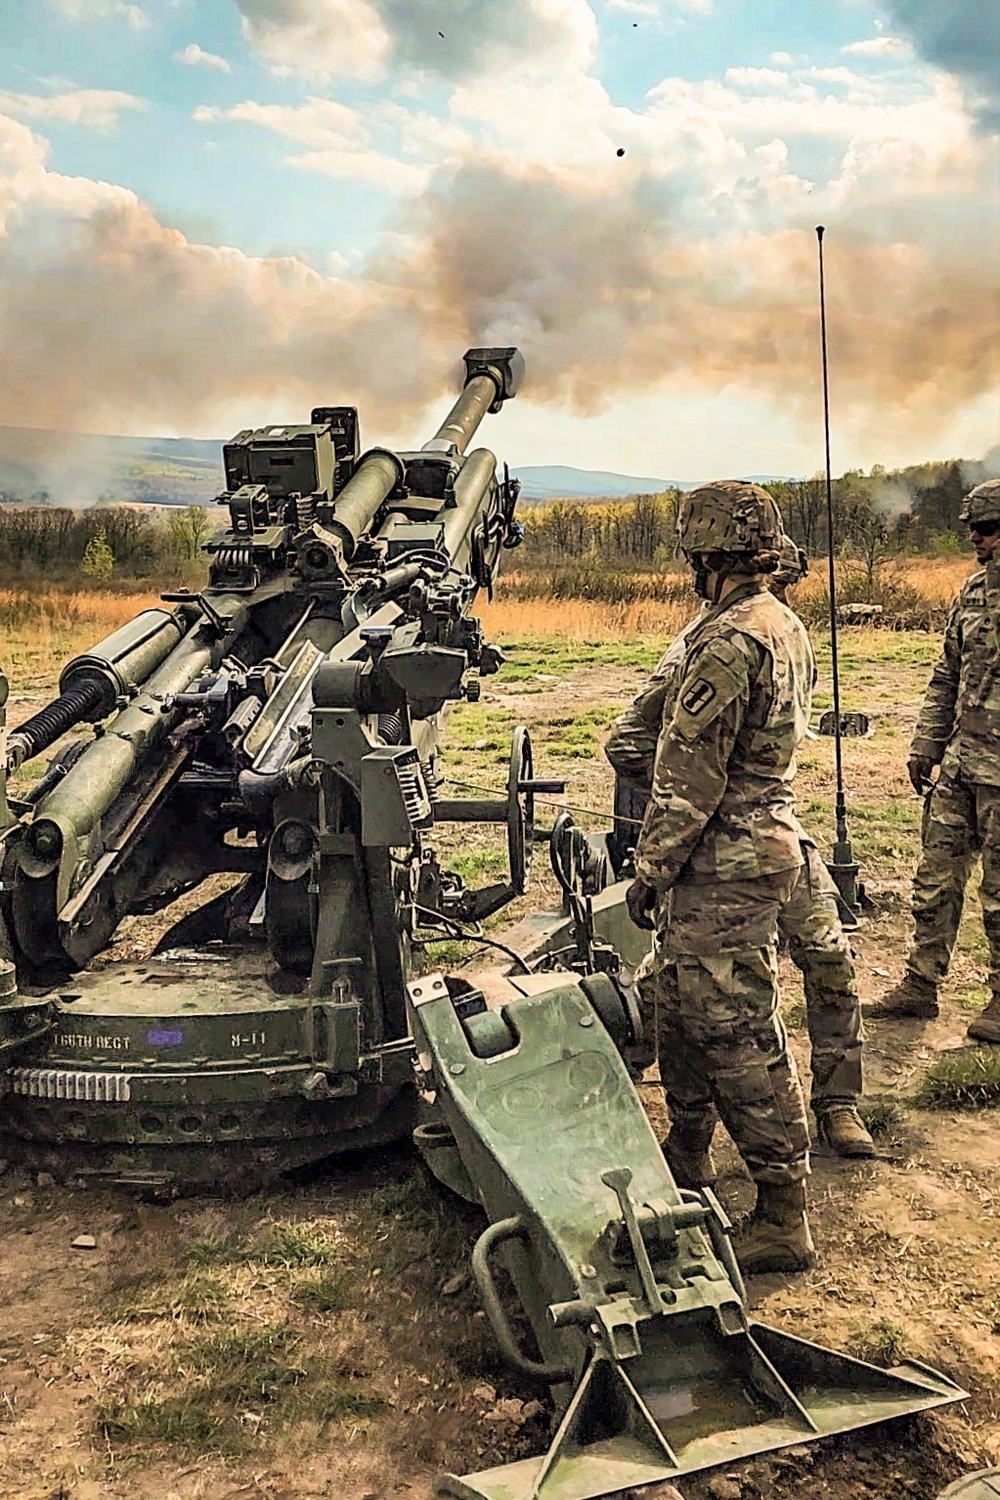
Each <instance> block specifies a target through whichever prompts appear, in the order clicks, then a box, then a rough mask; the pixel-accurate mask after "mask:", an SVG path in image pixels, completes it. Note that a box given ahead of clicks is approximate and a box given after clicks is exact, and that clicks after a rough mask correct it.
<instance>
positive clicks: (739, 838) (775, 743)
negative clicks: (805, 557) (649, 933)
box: [605, 584, 815, 892]
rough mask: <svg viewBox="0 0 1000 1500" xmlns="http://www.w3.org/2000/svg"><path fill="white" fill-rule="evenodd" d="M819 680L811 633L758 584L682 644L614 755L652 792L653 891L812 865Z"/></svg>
mask: <svg viewBox="0 0 1000 1500" xmlns="http://www.w3.org/2000/svg"><path fill="white" fill-rule="evenodd" d="M814 673H815V667H814V663H813V655H812V648H811V646H810V644H809V637H808V635H807V634H806V631H805V627H804V626H803V625H802V623H801V622H800V621H799V619H798V618H797V617H796V616H795V615H794V614H793V613H792V611H791V610H790V609H789V608H788V607H787V606H786V605H783V604H781V603H780V602H779V601H778V600H777V599H775V598H774V596H773V595H772V594H771V593H770V592H769V591H768V590H766V589H764V588H762V587H761V586H759V585H757V584H748V585H746V586H745V587H742V588H740V589H738V590H736V591H735V592H734V593H732V594H730V595H729V597H728V598H727V599H726V600H724V602H723V603H722V604H720V605H716V606H714V607H712V608H706V609H703V610H702V611H701V612H700V613H699V614H698V615H697V616H696V617H695V619H694V620H692V621H691V622H690V624H689V625H687V626H686V627H685V629H684V630H683V631H682V632H681V634H680V635H679V636H678V637H677V638H676V640H675V641H674V642H673V644H672V645H671V647H670V649H669V650H668V651H667V652H666V654H665V656H664V657H663V660H662V661H661V662H660V664H659V666H658V667H657V669H656V672H655V673H654V674H653V676H652V678H651V679H650V681H649V684H648V685H647V687H646V688H645V690H644V691H643V692H642V693H640V695H639V697H638V698H637V699H636V700H635V702H634V704H633V705H632V707H631V708H630V709H628V710H626V712H625V713H624V714H622V715H621V717H620V718H619V719H618V720H617V721H616V723H615V726H614V728H613V730H612V733H611V736H610V738H609V740H608V743H607V746H606V747H605V748H606V753H607V755H608V759H609V760H610V761H611V763H612V765H613V766H614V767H615V769H616V770H617V771H618V773H619V774H620V775H622V776H624V777H626V778H627V779H628V780H630V781H633V782H634V783H636V784H637V785H639V786H649V785H650V784H651V798H650V804H649V807H648V808H647V810H646V817H645V821H644V823H643V828H642V833H641V835H640V838H639V844H638V848H637V851H636V868H637V870H638V872H639V874H640V875H641V876H642V878H643V879H644V880H645V881H647V882H648V884H650V885H652V886H654V887H655V888H656V889H657V890H659V891H661V892H665V891H667V890H669V889H670V887H671V886H672V885H673V884H674V882H675V881H676V879H677V877H678V875H679V874H680V872H681V870H682V869H683V870H684V872H685V878H687V879H690V880H696V881H714V880H750V879H754V878H755V877H756V876H758V875H770V874H775V873H777V872H778V871H780V870H788V869H793V868H795V867H796V866H798V865H800V864H801V863H802V850H801V842H800V841H801V840H802V839H803V838H804V837H805V835H804V833H803V831H802V829H801V828H800V826H799V823H798V820H797V819H796V817H795V813H794V799H793V793H792V777H793V776H794V773H795V752H796V750H797V748H798V745H799V742H800V741H801V739H802V737H803V735H804V734H805V731H806V727H807V725H808V722H809V710H810V706H811V698H812V684H813V679H814Z"/></svg>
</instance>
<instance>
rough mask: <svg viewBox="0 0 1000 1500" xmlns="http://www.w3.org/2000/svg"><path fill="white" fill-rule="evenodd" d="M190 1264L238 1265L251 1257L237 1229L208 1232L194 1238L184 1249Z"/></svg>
mask: <svg viewBox="0 0 1000 1500" xmlns="http://www.w3.org/2000/svg"><path fill="white" fill-rule="evenodd" d="M184 1259H185V1260H186V1261H187V1263H188V1265H190V1266H238V1265H243V1264H245V1262H246V1261H247V1260H249V1259H250V1254H249V1251H248V1250H247V1248H246V1246H245V1244H244V1241H243V1235H242V1234H238V1233H237V1232H236V1231H235V1230H229V1231H227V1232H226V1233H224V1234H206V1235H202V1236H201V1237H200V1238H199V1239H196V1240H193V1241H192V1242H191V1244H190V1245H188V1246H187V1248H186V1249H185V1251H184Z"/></svg>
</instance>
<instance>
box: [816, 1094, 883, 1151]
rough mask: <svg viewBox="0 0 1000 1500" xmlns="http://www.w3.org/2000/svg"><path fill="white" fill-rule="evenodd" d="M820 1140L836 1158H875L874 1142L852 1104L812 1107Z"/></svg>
mask: <svg viewBox="0 0 1000 1500" xmlns="http://www.w3.org/2000/svg"><path fill="white" fill-rule="evenodd" d="M814 1110H815V1114H816V1124H817V1126H818V1127H819V1135H820V1139H821V1140H822V1141H824V1142H825V1143H826V1145H828V1146H829V1148H830V1150H831V1151H836V1153H837V1155H838V1156H851V1157H862V1156H875V1155H877V1152H876V1150H875V1142H874V1141H873V1140H872V1138H871V1136H870V1135H869V1133H868V1131H867V1130H866V1129H865V1124H864V1121H863V1120H862V1118H861V1116H860V1115H859V1114H858V1111H857V1110H856V1108H855V1107H854V1105H853V1104H828V1105H822V1104H821V1105H818V1106H814Z"/></svg>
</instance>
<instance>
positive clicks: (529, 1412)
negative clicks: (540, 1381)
mask: <svg viewBox="0 0 1000 1500" xmlns="http://www.w3.org/2000/svg"><path fill="white" fill-rule="evenodd" d="M544 1410H545V1407H544V1406H543V1405H542V1403H541V1402H540V1401H526V1402H525V1403H524V1405H523V1406H522V1407H521V1421H522V1422H533V1421H534V1420H535V1418H536V1417H540V1416H541V1415H542V1412H543V1411H544Z"/></svg>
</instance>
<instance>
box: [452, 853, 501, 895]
mask: <svg viewBox="0 0 1000 1500" xmlns="http://www.w3.org/2000/svg"><path fill="white" fill-rule="evenodd" d="M447 864H448V869H449V870H454V871H455V873H456V874H457V875H461V877H462V879H463V880H464V881H465V883H466V885H478V884H479V882H480V881H481V880H486V879H489V878H492V877H493V876H494V875H502V874H505V873H506V870H507V850H506V848H501V847H500V846H499V844H497V845H495V846H487V847H486V848H483V849H471V850H470V851H469V852H468V854H452V855H450V856H449V857H448V861H447Z"/></svg>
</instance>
